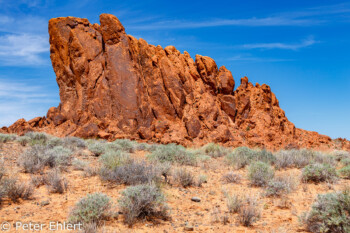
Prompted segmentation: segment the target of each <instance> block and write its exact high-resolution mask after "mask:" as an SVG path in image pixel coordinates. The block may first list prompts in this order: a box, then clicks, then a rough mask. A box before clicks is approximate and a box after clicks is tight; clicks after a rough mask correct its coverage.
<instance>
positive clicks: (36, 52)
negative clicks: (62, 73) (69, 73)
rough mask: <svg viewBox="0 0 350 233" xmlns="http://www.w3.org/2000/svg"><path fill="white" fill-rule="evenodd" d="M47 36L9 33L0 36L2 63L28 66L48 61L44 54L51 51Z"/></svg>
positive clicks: (0, 59) (0, 57) (0, 58)
mask: <svg viewBox="0 0 350 233" xmlns="http://www.w3.org/2000/svg"><path fill="white" fill-rule="evenodd" d="M49 48H50V47H49V42H48V38H47V36H40V35H31V34H20V35H15V34H7V35H4V36H0V62H1V63H0V65H7V66H26V65H42V64H46V63H48V61H47V59H43V57H42V54H43V53H46V52H49Z"/></svg>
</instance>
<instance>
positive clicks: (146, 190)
mask: <svg viewBox="0 0 350 233" xmlns="http://www.w3.org/2000/svg"><path fill="white" fill-rule="evenodd" d="M121 194H122V197H121V198H120V199H119V200H118V203H119V208H120V210H121V212H122V213H123V214H124V222H125V223H126V224H128V225H129V226H131V225H133V224H134V223H135V222H136V221H137V220H138V219H155V218H160V219H164V220H165V219H167V218H168V206H167V205H166V203H165V197H164V195H163V194H162V192H161V191H160V189H159V188H158V187H157V186H155V185H153V184H143V185H137V186H131V187H128V188H126V189H125V190H124V191H123V192H122V193H121Z"/></svg>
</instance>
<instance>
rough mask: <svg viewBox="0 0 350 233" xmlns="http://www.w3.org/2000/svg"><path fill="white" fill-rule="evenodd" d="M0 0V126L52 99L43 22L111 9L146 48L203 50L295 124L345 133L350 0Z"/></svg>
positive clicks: (42, 109) (349, 132) (41, 110)
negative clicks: (266, 89) (268, 92)
mask: <svg viewBox="0 0 350 233" xmlns="http://www.w3.org/2000/svg"><path fill="white" fill-rule="evenodd" d="M72 2H73V1H64V0H52V1H49V0H31V1H30V0H17V1H16V0H12V1H9V0H0V125H10V124H11V123H13V122H14V121H15V120H17V119H19V118H22V117H24V118H25V119H27V120H29V119H31V118H33V117H36V116H43V115H45V114H46V112H47V110H48V109H49V107H52V106H57V105H58V103H59V95H58V86H57V84H56V80H55V74H54V72H53V69H52V67H51V62H50V57H49V43H48V38H49V36H48V33H47V22H48V20H49V19H50V18H54V17H61V16H75V17H82V18H88V19H89V21H90V22H91V23H98V17H99V14H101V13H111V14H114V15H116V16H117V17H118V18H119V19H120V20H121V22H122V23H123V25H124V26H125V28H126V32H127V33H128V34H131V35H133V36H135V37H137V38H140V37H141V38H144V39H145V40H147V41H148V42H149V43H151V44H155V45H158V44H160V45H161V46H163V47H165V46H167V45H174V46H175V47H176V48H177V49H178V50H180V51H181V52H183V51H188V52H189V53H190V54H191V56H192V57H194V56H195V55H196V54H201V55H206V56H210V57H212V58H213V59H215V61H216V62H217V64H218V65H219V66H221V65H225V66H226V67H227V68H228V69H230V70H231V72H232V74H233V76H234V78H235V80H236V84H237V85H239V80H240V78H241V77H242V76H248V77H249V80H250V81H251V82H253V83H256V82H258V83H260V84H263V83H266V84H268V85H270V86H271V88H272V91H273V92H274V93H275V94H276V96H277V98H278V99H279V101H280V106H281V107H282V108H283V109H284V110H285V112H286V115H287V117H288V118H289V120H290V121H292V122H293V123H294V124H295V125H296V126H297V127H299V128H304V129H307V130H313V131H317V132H319V133H322V134H327V135H329V136H331V137H333V138H336V137H345V138H347V139H350V122H349V119H350V30H349V29H350V3H347V2H345V1H336V0H333V1H323V0H317V1H313V0H308V1H305V0H304V1H298V0H296V1H288V2H289V3H286V2H287V1H280V0H279V1H203V0H202V1H180V0H178V1H176V2H171V1H97V0H80V1H74V2H75V3H74V4H73V3H72Z"/></svg>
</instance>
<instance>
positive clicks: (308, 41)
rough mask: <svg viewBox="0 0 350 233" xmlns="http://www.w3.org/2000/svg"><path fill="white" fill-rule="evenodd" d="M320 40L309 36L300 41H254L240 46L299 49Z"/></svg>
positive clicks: (247, 47)
mask: <svg viewBox="0 0 350 233" xmlns="http://www.w3.org/2000/svg"><path fill="white" fill-rule="evenodd" d="M315 43H318V41H316V40H314V39H313V38H312V37H308V38H307V39H305V40H302V41H301V42H299V43H281V42H277V43H276V42H275V43H254V44H244V45H240V46H238V48H243V49H286V50H298V49H301V48H305V47H309V46H311V45H313V44H315Z"/></svg>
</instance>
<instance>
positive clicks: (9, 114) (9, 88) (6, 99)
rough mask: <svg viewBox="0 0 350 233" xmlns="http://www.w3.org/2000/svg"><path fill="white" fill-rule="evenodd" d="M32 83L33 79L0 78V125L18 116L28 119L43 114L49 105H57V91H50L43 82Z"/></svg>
mask: <svg viewBox="0 0 350 233" xmlns="http://www.w3.org/2000/svg"><path fill="white" fill-rule="evenodd" d="M32 83H35V80H26V79H22V80H17V81H11V80H10V79H9V78H6V79H4V78H0V127H1V126H4V125H5V126H8V125H10V124H12V123H14V122H15V121H16V120H18V119H20V118H25V119H27V120H29V119H32V118H34V117H36V116H43V115H45V114H46V111H47V110H48V108H49V107H52V106H56V105H57V103H58V97H57V96H58V95H57V93H55V92H52V91H50V89H49V88H48V87H47V86H46V85H45V84H42V83H41V85H36V84H35V85H33V84H32Z"/></svg>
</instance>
